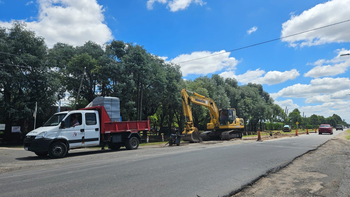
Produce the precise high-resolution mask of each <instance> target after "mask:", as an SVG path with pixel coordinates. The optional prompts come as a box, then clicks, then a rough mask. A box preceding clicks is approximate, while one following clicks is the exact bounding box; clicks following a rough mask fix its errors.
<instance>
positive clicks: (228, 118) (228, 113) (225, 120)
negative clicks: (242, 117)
mask: <svg viewBox="0 0 350 197" xmlns="http://www.w3.org/2000/svg"><path fill="white" fill-rule="evenodd" d="M219 114H220V116H219V122H220V125H228V124H232V123H233V121H235V119H236V113H235V110H234V109H221V110H220V111H219Z"/></svg>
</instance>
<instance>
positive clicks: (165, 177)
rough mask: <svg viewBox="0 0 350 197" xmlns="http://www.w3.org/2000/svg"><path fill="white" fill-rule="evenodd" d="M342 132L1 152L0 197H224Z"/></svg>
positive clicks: (5, 150)
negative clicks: (59, 153) (64, 152)
mask: <svg viewBox="0 0 350 197" xmlns="http://www.w3.org/2000/svg"><path fill="white" fill-rule="evenodd" d="M340 132H341V131H334V135H326V134H325V135H318V134H315V133H311V134H310V135H300V136H299V137H287V138H280V139H276V140H268V141H263V142H257V141H244V140H235V141H226V142H212V143H210V142H209V143H205V144H189V145H186V146H179V147H177V146H174V147H153V148H150V147H141V148H140V149H138V150H132V151H127V150H121V151H117V152H112V151H101V150H98V149H83V150H72V151H70V153H69V155H68V157H66V158H63V159H49V158H44V159H42V158H38V157H36V156H35V155H34V153H31V152H26V151H24V150H18V149H4V148H0V162H1V164H0V172H2V173H0V191H1V196H37V195H40V196H194V197H197V196H202V197H204V196H226V195H229V194H232V193H234V191H237V190H239V189H240V188H241V187H243V186H245V185H246V184H249V183H251V182H253V181H254V180H256V179H257V178H259V177H261V176H262V175H264V174H266V173H267V172H269V171H274V170H277V169H279V168H281V167H284V166H286V165H287V164H289V163H290V162H291V161H293V160H294V159H295V158H296V157H298V156H300V155H303V154H304V153H306V152H308V151H310V150H314V149H316V148H317V147H318V146H320V145H322V144H323V143H325V142H326V141H327V140H329V139H330V138H332V137H334V136H335V135H337V134H339V133H340Z"/></svg>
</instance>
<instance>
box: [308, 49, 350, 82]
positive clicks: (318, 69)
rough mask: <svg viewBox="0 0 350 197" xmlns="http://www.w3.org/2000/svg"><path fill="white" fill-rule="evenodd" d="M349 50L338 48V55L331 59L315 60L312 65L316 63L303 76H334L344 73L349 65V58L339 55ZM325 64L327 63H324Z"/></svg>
mask: <svg viewBox="0 0 350 197" xmlns="http://www.w3.org/2000/svg"><path fill="white" fill-rule="evenodd" d="M349 52H350V51H348V50H345V49H341V50H338V55H337V56H336V57H335V58H333V59H332V60H324V59H321V60H317V61H316V62H315V63H313V65H316V66H315V67H314V68H312V69H311V70H310V71H308V72H307V73H305V74H304V77H314V78H317V77H324V76H335V75H338V74H342V73H345V72H346V71H347V69H348V67H350V58H349V57H348V56H340V55H341V54H346V53H349ZM324 64H327V65H324Z"/></svg>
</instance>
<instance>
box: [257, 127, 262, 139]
mask: <svg viewBox="0 0 350 197" xmlns="http://www.w3.org/2000/svg"><path fill="white" fill-rule="evenodd" d="M257 141H261V135H260V129H258V140H257Z"/></svg>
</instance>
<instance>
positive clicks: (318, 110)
mask: <svg viewBox="0 0 350 197" xmlns="http://www.w3.org/2000/svg"><path fill="white" fill-rule="evenodd" d="M349 106H350V102H349V101H338V102H327V103H323V104H321V105H314V106H303V107H300V108H299V110H300V112H301V113H303V112H304V113H305V116H307V117H310V116H311V115H312V114H316V115H319V116H323V117H325V118H327V117H329V116H332V115H333V114H337V115H339V116H340V117H341V118H342V119H345V120H346V121H347V122H349V121H350V115H349V112H348V111H349V110H348V109H349Z"/></svg>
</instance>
